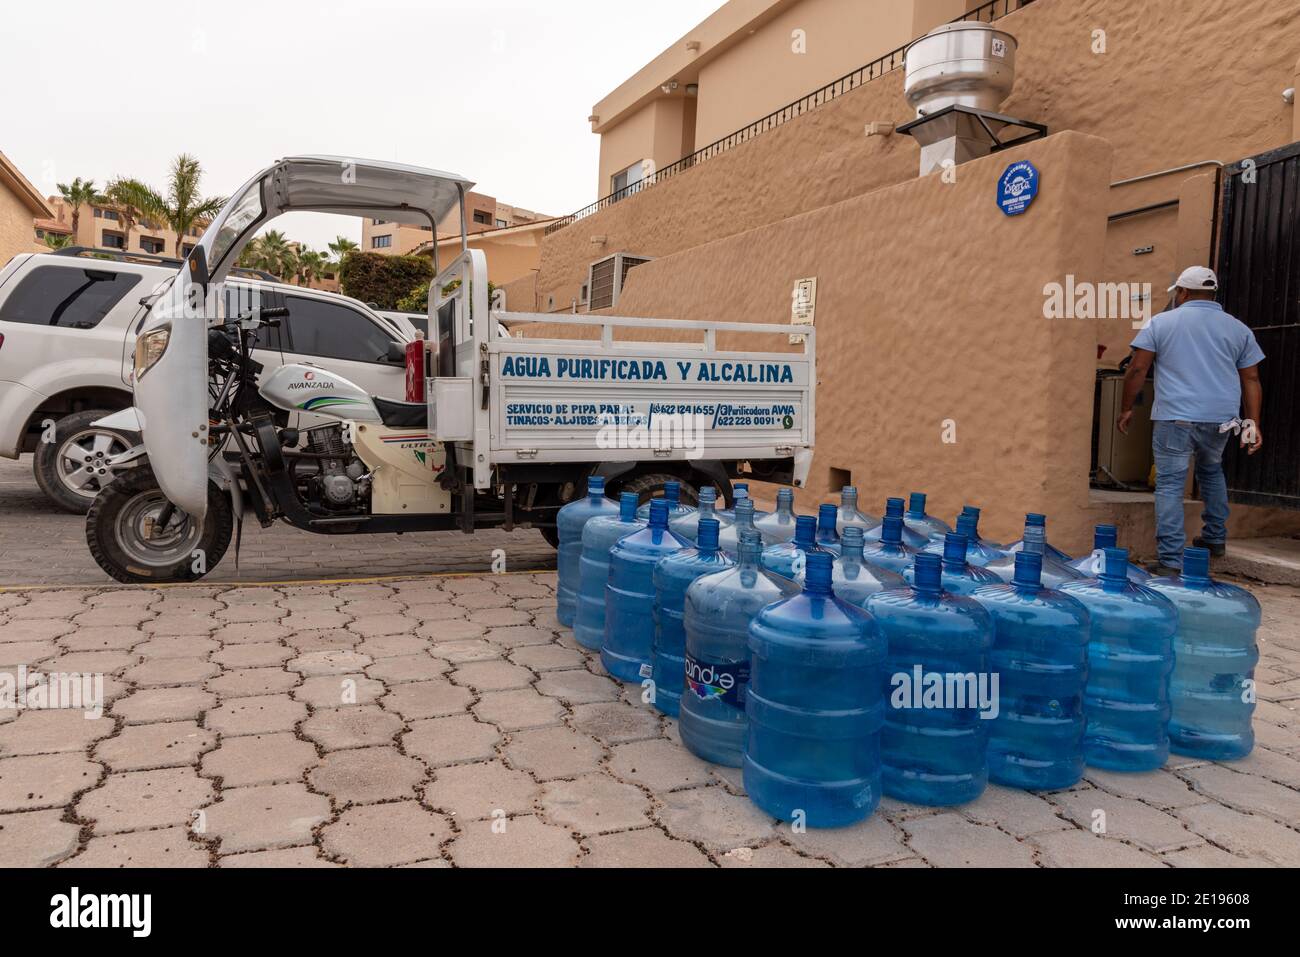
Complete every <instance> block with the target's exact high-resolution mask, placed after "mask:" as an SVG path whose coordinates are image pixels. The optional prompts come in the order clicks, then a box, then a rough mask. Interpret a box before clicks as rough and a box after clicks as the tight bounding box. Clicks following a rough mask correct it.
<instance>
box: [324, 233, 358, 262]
mask: <svg viewBox="0 0 1300 957" xmlns="http://www.w3.org/2000/svg"><path fill="white" fill-rule="evenodd" d="M328 245H329V251H330V252H332V253H333V254H334V262H335V263H337V264H338V265H340V266H342V265H343V257H344V256H346V255H347V254H348V253H351V252H356V250H357V244H356V243H354V242H353V241H352V240H350V239H348V237H346V236H335V237H334V242H332V243H329V244H328Z"/></svg>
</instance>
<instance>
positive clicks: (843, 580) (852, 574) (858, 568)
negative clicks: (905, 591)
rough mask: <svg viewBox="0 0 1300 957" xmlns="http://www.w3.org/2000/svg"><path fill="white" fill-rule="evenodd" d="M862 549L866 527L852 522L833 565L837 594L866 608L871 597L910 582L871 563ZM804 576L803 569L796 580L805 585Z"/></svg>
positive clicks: (832, 571)
mask: <svg viewBox="0 0 1300 957" xmlns="http://www.w3.org/2000/svg"><path fill="white" fill-rule="evenodd" d="M862 548H863V542H862V529H861V528H859V527H857V526H856V525H850V526H849V527H848V528H846V529H844V536H843V538H841V539H840V557H839V558H837V559H835V564H834V566H833V567H832V568H831V588H833V589H834V590H835V597H836V598H839V599H841V600H843V601H846V602H848V603H849V604H850V605H857V606H858V607H859V608H864V607H866V604H867V599H868V598H870V597H871V596H872V595H874V594H876V592H881V591H888V590H889V589H890V588H906V587H907V582H906V581H904V580H903V576H902V575H900V574H898V573H897V572H891V571H889V569H887V568H881V567H880V566H878V565H869V564H868V563H867V562H866V560H865V559H864V558H863V555H862ZM803 578H804V575H803V573H802V572H801V573H800V574H799V575H798V577H797V578H796V579H795V581H797V582H799V583H800V584H802V583H803Z"/></svg>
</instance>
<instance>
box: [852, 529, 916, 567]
mask: <svg viewBox="0 0 1300 957" xmlns="http://www.w3.org/2000/svg"><path fill="white" fill-rule="evenodd" d="M903 531H904V529H903V519H902V518H901V517H900V516H898V515H886V516H885V519H884V521H883V522H881V523H880V540H879V541H876V542H872V543H871V544H869V545H867V546H866V547H865V548H863V549H862V560H863V561H864V562H867V563H868V564H870V565H875V566H877V567H878V568H884V569H887V570H888V571H891V572H894V573H895V574H898V575H901V574H903V571H904V570H905V569H906V568H907V567H908V566H909V565H911V564H912V562H913V560H915V558H916V556H917V551H916V549H914V548H912V547H911V546H909V545H906V544H904V543H903ZM864 537H865V536H864Z"/></svg>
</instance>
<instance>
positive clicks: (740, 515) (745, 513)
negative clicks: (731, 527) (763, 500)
mask: <svg viewBox="0 0 1300 957" xmlns="http://www.w3.org/2000/svg"><path fill="white" fill-rule="evenodd" d="M736 524H737V525H753V524H754V500H753V499H751V498H742V499H737V500H736Z"/></svg>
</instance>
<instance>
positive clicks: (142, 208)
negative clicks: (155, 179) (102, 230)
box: [104, 176, 166, 249]
mask: <svg viewBox="0 0 1300 957" xmlns="http://www.w3.org/2000/svg"><path fill="white" fill-rule="evenodd" d="M104 199H105V200H106V201H107V202H109V203H111V204H112V205H114V206H115V207H117V214H118V216H119V217H120V218H121V220H122V236H123V246H122V248H123V249H129V248H130V246H131V230H132V229H133V228H135V224H136V223H138V222H139V221H140V220H142V219H149V220H154V219H158V220H162V219H165V218H166V203H164V202H163V198H162V197H161V196H159V195H158V194H157V193H155V192H154V191H153V190H152V189H150V188H149V187H148V186H146V185H145V184H144V183H142V182H140V181H139V180H138V179H129V178H126V177H122V176H119V177H117V178H116V179H114V180H113V181H112V182H110V183H109V184H108V186H106V187H105V188H104Z"/></svg>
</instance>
